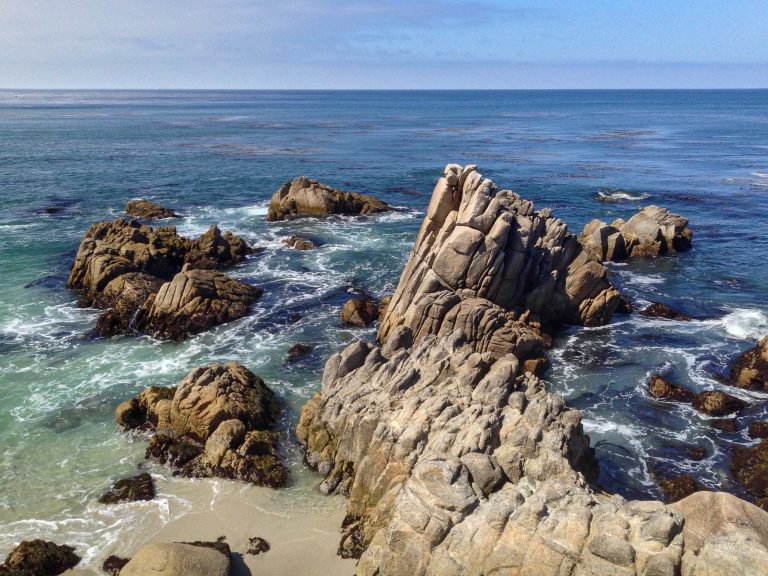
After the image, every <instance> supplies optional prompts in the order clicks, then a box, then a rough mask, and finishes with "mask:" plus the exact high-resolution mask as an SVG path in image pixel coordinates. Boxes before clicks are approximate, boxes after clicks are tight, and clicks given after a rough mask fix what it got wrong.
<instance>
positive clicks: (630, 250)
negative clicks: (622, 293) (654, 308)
mask: <svg viewBox="0 0 768 576" xmlns="http://www.w3.org/2000/svg"><path fill="white" fill-rule="evenodd" d="M692 239H693V231H692V230H691V229H690V228H688V219H687V218H683V217H682V216H678V215H677V214H672V213H671V212H670V211H669V210H667V209H666V208H659V207H658V206H646V207H645V208H643V209H641V210H640V212H638V213H637V214H635V215H634V216H632V218H630V219H629V220H627V221H626V222H624V220H621V219H618V220H615V221H614V222H612V223H611V224H606V223H605V222H601V221H600V220H592V221H591V222H590V223H588V224H587V225H586V226H585V227H584V230H583V231H582V233H581V236H580V237H579V241H580V242H581V244H582V245H583V246H584V248H585V249H586V250H587V251H589V252H590V253H592V254H594V255H595V256H596V257H597V258H598V259H599V260H600V261H604V260H611V261H613V262H620V261H622V260H625V259H627V258H640V257H647V256H661V255H663V254H674V253H676V252H684V251H686V250H689V249H690V248H691V242H692Z"/></svg>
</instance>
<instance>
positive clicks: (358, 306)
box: [339, 297, 379, 328]
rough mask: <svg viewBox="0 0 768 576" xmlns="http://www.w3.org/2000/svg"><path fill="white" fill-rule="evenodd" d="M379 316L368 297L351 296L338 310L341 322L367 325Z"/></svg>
mask: <svg viewBox="0 0 768 576" xmlns="http://www.w3.org/2000/svg"><path fill="white" fill-rule="evenodd" d="M378 317H379V310H378V308H377V306H376V304H374V303H373V300H371V299H370V298H365V297H364V298H351V299H349V300H347V301H346V303H345V304H344V307H343V308H342V309H341V312H339V318H340V319H341V322H342V324H347V325H349V326H358V327H361V328H362V327H363V326H368V325H369V324H371V323H372V322H374V321H375V320H376V319H377V318H378Z"/></svg>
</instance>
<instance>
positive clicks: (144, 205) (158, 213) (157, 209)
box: [125, 199, 179, 220]
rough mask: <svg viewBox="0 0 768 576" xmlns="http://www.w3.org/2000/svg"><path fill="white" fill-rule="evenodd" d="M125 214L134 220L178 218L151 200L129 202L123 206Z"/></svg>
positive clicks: (174, 213)
mask: <svg viewBox="0 0 768 576" xmlns="http://www.w3.org/2000/svg"><path fill="white" fill-rule="evenodd" d="M125 213H126V214H127V215H128V216H133V217H134V218H143V219H144V220H162V219H163V218H178V217H179V215H178V214H176V212H175V211H174V210H171V209H170V208H163V207H162V206H160V204H158V203H157V202H152V201H151V200H143V199H142V200H131V201H130V202H128V204H126V205H125Z"/></svg>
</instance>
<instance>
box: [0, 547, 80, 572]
mask: <svg viewBox="0 0 768 576" xmlns="http://www.w3.org/2000/svg"><path fill="white" fill-rule="evenodd" d="M78 562H80V557H79V556H77V554H75V549H74V548H72V546H60V545H58V544H55V543H53V542H46V541H45V540H24V541H23V542H21V544H19V545H18V546H16V548H14V549H13V550H11V552H10V553H9V554H8V556H7V557H6V558H5V562H3V564H0V574H9V575H12V576H56V575H57V574H62V573H64V572H66V571H67V570H69V569H70V568H73V567H74V566H76V565H77V563H78Z"/></svg>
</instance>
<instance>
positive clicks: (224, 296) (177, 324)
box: [133, 264, 262, 340]
mask: <svg viewBox="0 0 768 576" xmlns="http://www.w3.org/2000/svg"><path fill="white" fill-rule="evenodd" d="M261 292H262V291H261V289H260V288H256V287H254V286H250V285H249V284H244V283H243V282H240V281H238V280H235V279H233V278H230V277H229V276H227V275H225V274H223V273H222V272H219V271H218V270H197V269H193V268H190V265H189V264H185V265H184V268H182V270H181V272H179V273H178V274H176V276H174V277H173V280H171V281H170V282H167V283H165V284H163V285H162V286H161V287H160V289H159V290H158V292H157V294H150V295H149V297H148V298H147V299H146V300H145V302H144V303H143V304H142V306H141V308H140V309H139V310H138V312H137V315H136V319H135V321H134V322H133V326H134V327H135V329H136V330H137V331H139V332H143V333H145V334H150V335H152V336H154V337H155V338H160V339H163V340H180V339H183V338H186V337H187V336H190V335H192V334H198V333H200V332H205V331H206V330H208V329H209V328H211V327H212V326H216V325H218V324H224V323H226V322H231V321H232V320H237V319H238V318H242V317H243V316H245V315H246V314H247V313H248V311H249V310H250V307H251V304H253V303H254V302H255V301H256V300H257V299H258V298H259V296H261Z"/></svg>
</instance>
